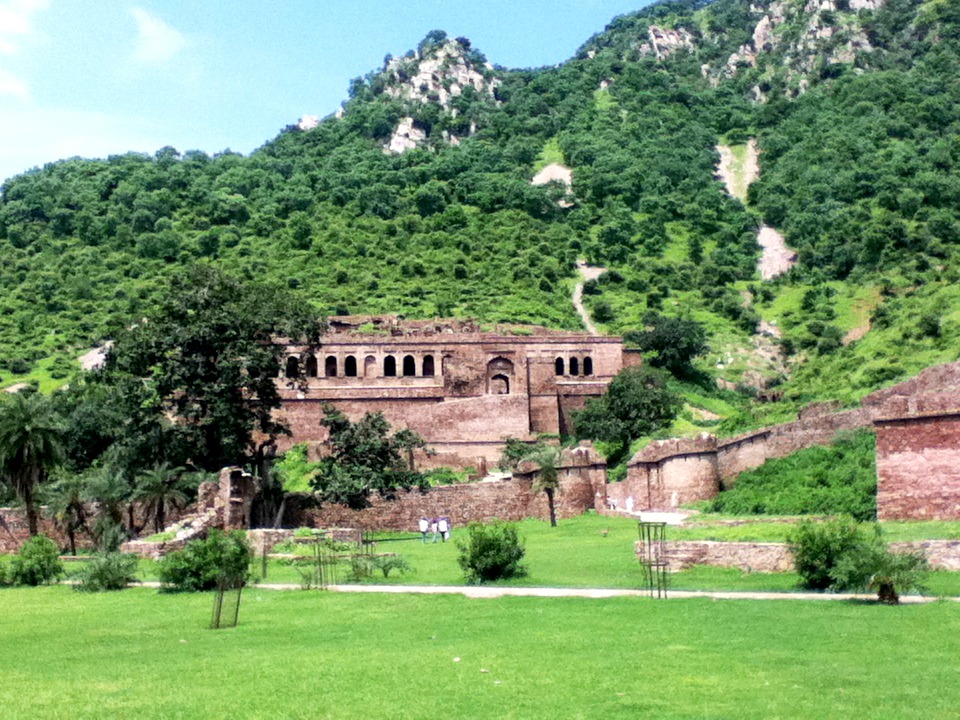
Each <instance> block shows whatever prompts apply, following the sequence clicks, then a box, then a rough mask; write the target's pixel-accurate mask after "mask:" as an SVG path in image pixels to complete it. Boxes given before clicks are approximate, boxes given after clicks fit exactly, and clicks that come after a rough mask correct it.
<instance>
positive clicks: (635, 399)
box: [573, 367, 681, 447]
mask: <svg viewBox="0 0 960 720" xmlns="http://www.w3.org/2000/svg"><path fill="white" fill-rule="evenodd" d="M667 378H668V376H667V375H666V374H665V373H664V372H663V371H662V370H657V369H656V368H651V367H628V368H624V369H623V370H621V371H620V372H619V374H618V375H617V376H616V377H615V378H614V379H613V381H612V382H611V383H610V385H609V386H608V387H607V391H606V393H604V395H603V396H602V397H599V398H593V399H591V400H588V401H587V404H586V407H584V409H583V410H581V411H580V412H577V413H575V414H574V418H573V424H574V432H575V434H576V436H577V437H578V438H593V439H596V440H604V441H607V442H619V443H621V445H622V446H624V447H626V446H629V444H630V441H631V440H634V439H636V438H639V437H643V436H644V435H650V434H652V433H654V432H656V431H657V430H661V429H663V428H665V427H668V426H669V425H670V423H672V422H673V419H674V418H675V417H676V416H677V413H678V412H680V407H681V400H680V398H679V397H678V396H677V395H675V394H674V393H673V392H671V390H670V389H669V388H668V387H667Z"/></svg>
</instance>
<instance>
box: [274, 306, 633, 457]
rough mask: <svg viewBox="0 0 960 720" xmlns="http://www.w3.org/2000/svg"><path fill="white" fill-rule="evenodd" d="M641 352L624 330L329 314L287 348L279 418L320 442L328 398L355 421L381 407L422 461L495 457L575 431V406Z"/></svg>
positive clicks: (305, 438) (300, 436)
mask: <svg viewBox="0 0 960 720" xmlns="http://www.w3.org/2000/svg"><path fill="white" fill-rule="evenodd" d="M640 362H641V358H640V354H639V353H638V352H636V351H630V350H626V349H624V347H623V342H622V340H621V339H620V338H618V337H600V336H595V335H589V334H587V333H583V332H570V331H557V330H548V329H546V328H541V327H532V326H496V327H492V328H486V327H482V326H480V325H478V324H476V323H474V322H471V321H460V320H435V321H408V320H400V319H398V318H396V317H392V316H384V317H381V316H361V317H354V316H351V317H333V318H330V319H329V330H328V332H327V334H326V335H324V337H323V338H322V339H321V344H320V348H319V349H318V350H314V351H312V352H311V351H310V350H309V349H308V348H305V347H302V346H288V348H287V356H286V360H285V363H284V367H283V373H282V377H281V378H279V379H278V383H279V387H280V393H281V396H282V398H283V408H282V410H281V414H280V415H281V419H282V420H283V421H284V422H286V423H287V425H288V426H289V427H290V428H291V430H292V432H293V435H292V437H291V438H289V439H287V441H286V442H287V443H301V442H306V443H318V442H322V441H323V440H325V430H324V428H323V427H322V426H321V425H320V420H321V419H322V417H323V405H324V404H325V403H330V404H332V405H334V406H335V407H337V408H338V409H340V410H341V411H342V412H344V413H345V414H346V415H347V416H349V417H350V418H351V419H353V420H356V419H358V418H359V417H361V416H362V415H363V414H364V413H367V412H382V413H383V414H384V416H385V417H386V419H387V420H388V421H389V422H390V424H391V425H392V426H393V427H394V429H400V428H409V429H411V430H413V431H415V432H417V433H419V434H420V435H421V436H422V437H423V439H424V440H425V441H426V442H427V443H428V445H429V447H430V448H431V450H432V451H433V452H434V453H435V454H434V455H431V456H429V457H426V456H424V457H422V458H420V459H419V463H418V464H419V465H420V466H421V467H430V466H449V467H458V468H464V467H469V466H473V467H477V468H481V467H483V466H484V465H485V464H486V463H492V462H496V461H497V460H498V459H499V457H500V452H501V450H502V448H503V441H504V438H506V437H508V436H509V437H515V438H519V439H524V440H533V439H535V437H536V436H537V435H538V434H541V433H564V434H566V433H569V432H570V431H571V412H572V411H573V410H577V409H580V408H582V407H583V405H584V403H585V401H586V400H587V398H590V397H597V396H599V395H602V394H603V392H604V390H605V389H606V386H607V385H608V384H609V383H610V381H611V380H612V379H613V377H614V376H615V375H616V374H617V373H618V372H620V370H621V369H623V368H624V367H625V366H628V365H638V364H640Z"/></svg>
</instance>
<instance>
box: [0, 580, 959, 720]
mask: <svg viewBox="0 0 960 720" xmlns="http://www.w3.org/2000/svg"><path fill="white" fill-rule="evenodd" d="M210 602H211V596H210V595H208V594H204V595H189V596H160V595H157V594H155V593H153V592H151V591H144V590H131V591H127V592H124V593H121V594H108V595H95V596H83V595H77V594H75V593H72V592H71V591H70V590H68V589H67V588H62V587H61V588H43V589H32V590H10V591H4V592H0V632H2V635H3V638H4V650H5V652H6V654H7V657H9V658H15V659H16V661H15V662H10V663H5V664H3V665H2V666H0V703H2V704H3V707H4V709H5V710H4V713H5V715H6V716H7V717H38V716H41V717H48V718H80V717H82V718H99V717H124V716H126V717H132V716H136V717H142V718H160V717H183V718H199V717H203V718H218V717H290V718H294V717H304V718H306V717H309V718H355V717H390V718H422V717H430V716H431V715H433V714H436V713H437V711H438V708H442V709H443V712H445V713H449V714H451V715H455V716H456V717H460V718H472V717H478V718H479V717H482V718H490V717H500V718H510V717H514V718H521V717H522V718H530V717H584V718H586V717H624V718H628V717H629V718H635V717H658V718H677V717H704V716H711V717H737V718H768V717H804V718H808V717H828V716H833V717H908V716H915V715H916V713H917V711H918V708H919V707H921V706H922V708H923V710H922V714H923V716H924V717H926V718H947V717H954V716H955V710H956V706H957V703H958V702H960V685H958V684H957V683H956V682H954V674H955V672H954V670H955V662H954V661H955V658H956V657H957V654H958V653H960V632H958V630H960V608H958V607H957V606H955V605H953V604H944V605H930V606H923V607H901V608H884V607H875V606H863V605H854V604H837V603H829V604H821V603H770V602H748V601H726V602H724V601H718V602H711V601H709V600H681V601H669V602H656V601H652V600H647V599H632V598H631V599H614V600H580V599H561V600H558V599H534V598H502V599H498V600H482V601H481V600H469V599H465V598H461V597H422V596H396V597H390V596H377V597H364V596H345V595H336V594H321V593H295V592H294V593H269V592H256V591H252V592H251V591H248V592H247V593H246V594H245V602H244V605H243V608H242V611H241V625H240V627H238V628H237V629H236V630H228V631H220V632H212V631H209V630H206V629H204V625H205V624H206V622H207V621H208V616H209V611H210ZM454 658H459V662H455V661H454ZM904 668H909V669H910V670H909V678H910V681H909V682H904V680H905V677H904ZM934 688H935V689H936V691H935V692H934V691H933V690H934Z"/></svg>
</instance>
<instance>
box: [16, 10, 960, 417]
mask: <svg viewBox="0 0 960 720" xmlns="http://www.w3.org/2000/svg"><path fill="white" fill-rule="evenodd" d="M824 7H826V6H825V5H823V4H821V6H820V9H815V10H807V9H805V3H804V2H802V1H801V0H784V1H783V2H778V3H772V4H771V3H767V2H760V3H749V2H746V1H744V0H717V1H716V2H714V3H710V4H705V3H702V2H667V3H659V4H656V5H653V6H651V7H649V8H647V9H644V10H642V11H640V12H638V13H635V14H631V15H626V16H622V17H619V18H616V19H615V20H613V21H612V22H611V24H610V25H609V26H608V27H607V28H606V29H605V30H604V31H603V32H601V33H599V34H597V35H595V36H594V37H592V38H590V39H589V40H588V41H587V42H586V43H585V44H584V45H583V47H582V48H581V49H580V50H579V51H578V52H577V53H576V55H575V56H574V57H573V58H572V59H570V60H569V61H568V62H566V63H564V64H562V65H560V66H558V67H551V68H543V69H533V70H509V69H505V68H500V67H497V66H495V65H490V64H488V63H487V62H486V58H485V57H484V56H483V55H482V53H480V52H479V51H478V50H477V49H475V48H473V47H471V45H470V43H469V41H468V40H466V39H463V38H458V39H457V40H452V39H448V38H446V36H445V35H444V34H443V33H440V32H436V31H435V32H433V33H430V34H429V35H428V36H427V37H426V38H425V39H424V40H423V41H422V42H421V43H420V45H419V47H418V48H417V50H416V51H411V53H409V54H408V56H406V57H405V58H398V59H396V60H391V61H389V62H388V63H386V65H385V66H384V68H382V69H380V70H378V71H374V72H371V73H369V74H368V75H366V76H364V77H361V78H357V80H355V81H354V82H353V83H352V84H351V87H350V89H349V98H348V99H347V100H346V101H345V103H344V110H343V112H342V113H338V116H339V117H330V118H327V119H325V120H324V121H322V122H321V123H320V125H319V127H317V128H315V129H312V130H307V131H304V130H300V129H298V128H296V127H289V128H286V129H284V130H283V131H282V132H280V134H279V135H278V136H277V137H276V138H274V139H273V140H271V141H269V142H267V143H266V144H265V145H264V146H263V147H262V148H260V149H259V150H258V151H256V152H254V153H253V154H252V155H250V156H249V157H244V156H240V155H236V154H232V153H224V154H220V155H216V156H213V157H209V156H207V155H205V154H203V153H199V152H184V153H180V152H178V151H177V150H175V149H173V148H163V149H161V150H159V151H157V153H156V154H155V155H153V156H145V155H139V154H129V155H124V156H117V157H111V158H108V159H106V160H79V159H72V160H64V161H62V162H58V163H54V164H52V165H48V166H47V167H45V168H43V169H40V170H34V171H31V172H28V173H25V174H23V175H20V176H18V177H15V178H13V179H11V180H9V181H8V182H7V183H6V184H5V185H4V186H3V191H2V192H3V194H2V199H0V288H2V290H0V385H10V384H13V383H16V382H21V381H23V380H25V379H31V378H39V379H42V380H43V381H44V383H45V386H46V385H49V384H50V383H51V376H52V378H53V379H56V378H60V379H65V378H66V376H67V375H68V374H69V372H70V371H71V369H72V368H73V367H75V360H74V359H75V358H76V357H77V356H78V355H79V354H80V353H81V352H82V351H83V350H84V349H85V348H87V347H89V346H91V345H93V344H97V343H99V342H101V341H103V340H105V339H109V338H111V337H112V336H113V335H114V334H115V333H116V332H117V330H118V329H120V328H122V327H125V326H127V325H129V324H130V322H131V321H133V320H136V319H137V318H138V317H140V316H141V315H142V313H144V312H145V311H146V310H148V309H149V308H151V307H152V306H153V305H154V304H155V303H156V301H157V298H158V296H159V292H160V290H161V289H163V288H164V287H166V286H167V285H168V282H169V278H170V277H171V275H172V274H173V273H174V272H175V271H177V270H179V269H181V268H182V267H184V266H188V265H191V264H212V265H216V266H218V267H220V268H223V269H226V270H228V271H229V272H231V273H232V274H235V275H237V276H238V277H241V278H250V279H261V280H268V281H272V282H275V283H280V284H283V285H285V286H287V287H289V288H292V289H296V290H298V291H299V292H301V293H302V294H303V295H304V296H305V297H306V298H308V299H309V300H310V302H312V303H313V304H314V306H315V307H316V308H317V309H319V310H321V311H323V312H327V313H398V314H402V315H405V316H407V317H412V318H414V317H432V316H460V317H468V316H469V317H475V318H478V319H479V320H481V321H485V322H496V321H510V322H519V323H525V322H529V323H540V324H544V325H548V326H552V327H560V328H578V327H580V321H579V319H578V317H577V315H576V314H575V312H574V310H573V306H572V304H571V303H570V293H571V291H572V289H573V285H574V283H575V279H574V278H575V263H576V260H577V258H581V257H582V258H585V259H587V260H588V261H589V262H591V263H596V264H601V265H603V266H605V267H607V268H609V270H610V271H609V272H608V273H606V274H605V275H603V276H601V278H600V279H599V281H596V282H594V283H590V284H588V286H587V288H586V291H587V294H586V303H587V306H588V308H589V309H590V310H591V311H592V313H593V316H594V319H595V320H596V321H597V322H598V324H599V325H600V326H601V327H602V328H603V329H604V330H605V331H608V332H612V333H624V332H628V331H630V330H636V329H637V328H640V327H642V325H643V320H642V317H643V315H644V313H645V312H646V311H648V310H658V311H660V312H663V313H665V314H668V315H684V316H689V317H691V318H693V319H696V320H698V321H699V322H701V323H703V324H704V325H705V326H706V328H707V330H708V334H709V338H710V346H711V349H710V351H709V353H708V354H707V355H706V356H705V357H704V358H702V359H701V361H700V366H699V369H700V370H701V371H702V373H703V374H704V375H703V377H702V378H701V380H700V383H699V386H696V387H695V386H690V387H688V388H687V390H688V401H689V402H690V403H691V405H692V406H693V409H696V408H703V409H707V408H709V407H714V408H716V407H717V406H719V407H721V408H722V409H723V413H722V416H723V417H726V416H733V417H731V419H730V420H729V422H728V424H727V426H726V429H727V430H728V431H733V430H735V429H738V428H740V427H744V426H747V425H751V424H757V423H760V422H763V421H766V420H769V419H771V418H778V417H785V416H787V415H789V414H790V413H791V412H793V410H795V408H796V407H797V406H798V405H799V404H801V403H804V402H807V401H810V400H814V399H827V398H839V399H842V400H844V401H854V400H856V399H857V398H858V397H860V396H862V395H863V394H866V393H867V392H869V391H870V390H872V389H875V388H877V387H880V386H883V385H885V384H889V383H891V382H893V381H895V380H897V379H899V378H902V377H905V376H907V375H909V374H913V373H916V372H917V371H919V370H920V369H922V368H923V367H925V366H927V365H929V364H933V363H938V362H944V361H948V360H954V359H956V358H957V347H958V342H957V341H958V340H960V315H958V312H960V306H958V304H957V302H956V299H957V298H956V291H955V290H954V288H953V285H954V282H955V280H956V279H957V277H958V273H960V270H958V262H957V261H958V253H957V243H958V242H960V179H958V177H960V173H958V172H957V170H958V167H960V79H958V77H957V73H956V68H957V67H960V11H958V9H957V6H956V4H955V3H949V2H943V1H942V0H931V1H930V2H923V3H919V2H911V1H910V0H888V1H887V2H885V3H883V2H881V1H880V0H838V2H836V3H834V8H833V9H832V10H831V9H823V8H824ZM758 44H759V46H758ZM493 60H495V58H494V59H493ZM425 68H426V69H427V70H433V71H435V75H436V76H437V77H439V78H440V79H439V81H437V82H434V81H432V80H430V81H428V82H427V81H423V79H422V77H423V75H422V73H423V72H424V69H425ZM428 75H429V73H428ZM398 126H406V127H407V128H408V130H409V133H408V139H409V144H410V145H416V147H412V148H411V149H407V150H406V151H405V152H402V153H399V152H389V151H387V150H385V146H388V145H390V143H391V142H392V141H394V142H396V141H397V138H396V135H395V131H396V130H397V128H398ZM748 138H756V140H757V143H758V146H759V150H760V164H761V172H760V176H759V179H758V180H757V181H756V182H755V183H754V184H753V185H752V186H751V187H750V189H749V191H748V193H747V204H746V206H745V205H744V204H741V202H740V201H739V200H736V199H733V198H731V197H730V196H729V195H728V194H727V192H726V190H725V188H724V186H723V184H722V183H721V182H720V181H719V180H718V179H717V178H716V177H715V166H716V164H717V162H718V160H719V156H718V153H717V150H716V149H715V146H716V145H718V144H730V145H735V146H739V145H742V144H744V143H745V142H746V140H747V139H748ZM401 142H406V140H403V139H402V138H401ZM552 162H561V163H562V164H564V165H565V166H567V167H569V168H571V169H572V171H573V186H572V189H571V190H570V191H569V192H567V189H566V188H565V187H563V186H562V184H558V183H552V184H549V185H545V186H535V185H532V184H531V178H532V177H533V175H534V173H535V172H536V171H538V170H540V169H542V168H543V167H544V166H545V165H546V164H548V163H552ZM560 200H563V202H558V201H560ZM761 223H767V224H769V225H771V226H773V227H775V228H777V229H779V230H780V231H781V232H782V233H783V234H784V236H785V237H786V241H787V243H788V244H789V245H790V246H791V247H792V248H794V249H796V250H797V251H798V255H799V264H798V265H797V266H796V267H795V268H794V269H793V270H791V271H790V272H789V273H788V274H787V275H785V276H781V277H780V278H778V279H776V280H772V281H761V279H760V275H759V274H758V271H757V259H758V255H759V249H758V247H757V244H756V235H757V230H758V227H759V226H760V224H761ZM761 319H763V320H766V321H768V322H773V323H776V325H777V326H778V328H779V331H780V333H781V334H782V336H783V337H782V339H780V340H779V341H776V342H774V340H772V339H768V341H766V352H758V340H757V338H756V336H755V332H756V330H757V324H758V322H759V321H760V320H761ZM868 323H869V327H870V329H869V332H867V329H868ZM850 331H857V332H855V333H854V334H852V335H848V333H850ZM863 333H866V334H863ZM859 335H862V338H860V339H854V338H856V337H857V336H859ZM845 340H846V341H847V342H848V344H844V341H845ZM761 345H762V343H761ZM778 348H779V350H780V351H782V353H783V355H784V357H783V358H775V357H773V358H772V357H771V352H772V353H773V356H775V355H776V353H777V351H778ZM31 373H32V374H31ZM718 379H719V380H722V381H724V384H725V386H726V387H728V388H736V390H729V391H727V392H721V391H719V390H716V389H714V388H715V385H716V380H718ZM771 385H774V386H775V385H779V386H780V388H779V390H778V393H779V391H780V390H782V399H781V400H779V401H778V402H773V403H767V404H763V405H760V404H756V403H753V402H751V397H752V396H753V395H754V394H755V392H756V389H757V387H759V386H771ZM687 416H689V417H690V418H692V419H693V422H688V423H687V426H689V427H686V426H685V427H684V428H681V429H687V430H689V431H694V430H696V429H697V428H698V427H701V426H702V425H699V424H697V422H696V418H697V417H698V415H697V413H696V412H692V411H691V412H690V413H687ZM708 422H712V421H708Z"/></svg>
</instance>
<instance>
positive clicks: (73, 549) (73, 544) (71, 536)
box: [67, 524, 77, 556]
mask: <svg viewBox="0 0 960 720" xmlns="http://www.w3.org/2000/svg"><path fill="white" fill-rule="evenodd" d="M67 541H68V542H69V543H70V554H71V555H74V556H75V555H76V554H77V538H76V534H75V533H74V530H73V525H72V524H70V525H67Z"/></svg>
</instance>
